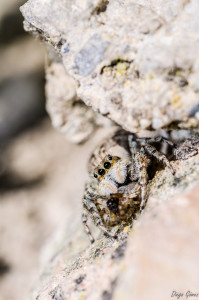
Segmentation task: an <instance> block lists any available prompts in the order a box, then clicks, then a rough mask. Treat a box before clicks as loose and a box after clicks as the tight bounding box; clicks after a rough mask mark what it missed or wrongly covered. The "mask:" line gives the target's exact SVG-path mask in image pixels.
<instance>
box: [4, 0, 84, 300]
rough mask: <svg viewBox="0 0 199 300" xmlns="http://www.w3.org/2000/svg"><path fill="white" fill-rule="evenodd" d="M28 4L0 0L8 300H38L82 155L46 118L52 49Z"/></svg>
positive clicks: (5, 280)
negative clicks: (44, 258) (49, 247)
mask: <svg viewBox="0 0 199 300" xmlns="http://www.w3.org/2000/svg"><path fill="white" fill-rule="evenodd" d="M24 2H25V1H21V0H8V1H4V0H0V299H1V300H27V299H28V298H29V297H30V290H31V288H32V287H33V283H34V281H35V279H36V278H37V277H38V269H39V265H40V251H41V246H42V245H43V243H44V242H45V240H46V239H47V238H48V237H49V236H50V235H51V234H52V233H53V232H54V230H55V228H57V227H58V226H59V225H60V223H62V222H63V221H64V218H65V214H66V212H67V210H64V209H63V208H64V207H65V198H66V190H67V193H68V194H69V195H70V193H72V191H71V192H70V190H68V188H67V187H65V179H64V178H67V176H68V177H70V173H68V169H67V168H65V166H64V161H65V160H66V159H67V157H68V156H70V155H71V151H72V152H74V155H77V154H75V153H76V147H77V146H72V145H69V144H68V143H67V142H66V141H65V140H64V139H63V137H62V136H61V135H60V134H59V133H57V132H55V130H53V129H52V127H51V124H50V121H49V120H48V117H47V115H46V112H45V98H44V83H45V79H44V60H45V57H44V47H43V46H42V45H41V43H40V42H39V41H38V40H36V39H34V38H33V37H32V36H30V35H29V34H27V33H26V32H25V31H24V29H23V17H22V15H21V13H20V11H19V7H20V6H21V5H22V4H23V3H24ZM83 155H85V152H84V154H83ZM76 159H77V160H79V163H80V164H81V161H80V160H81V158H78V156H77V157H76ZM68 167H69V168H70V167H71V166H68ZM80 170H81V166H80V167H79V172H80ZM75 171H77V170H75V169H74V168H73V171H72V173H73V175H74V172H75ZM67 180H68V179H67ZM82 180H83V179H82ZM52 183H53V186H52V185H51V184H52ZM54 184H55V185H54ZM80 190H81V187H80ZM81 192H82V191H79V190H78V189H77V194H78V195H79V194H80V193H81Z"/></svg>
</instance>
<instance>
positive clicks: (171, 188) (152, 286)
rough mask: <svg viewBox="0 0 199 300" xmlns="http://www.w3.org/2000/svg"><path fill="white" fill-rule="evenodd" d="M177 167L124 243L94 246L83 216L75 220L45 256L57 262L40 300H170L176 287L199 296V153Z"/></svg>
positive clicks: (154, 190)
mask: <svg viewBox="0 0 199 300" xmlns="http://www.w3.org/2000/svg"><path fill="white" fill-rule="evenodd" d="M172 165H173V167H175V169H176V174H175V176H172V175H171V174H170V172H169V170H168V169H164V170H162V171H158V172H157V174H156V176H155V177H154V179H153V180H152V182H151V184H150V196H149V200H148V203H147V208H146V209H145V211H144V212H143V214H142V215H141V216H138V218H137V220H136V221H135V222H134V225H133V228H132V229H130V228H127V227H126V228H125V229H124V231H123V232H122V233H121V234H120V235H119V236H118V239H117V240H114V239H110V238H106V237H103V236H102V235H99V233H98V239H97V240H96V242H95V243H94V244H93V245H89V241H88V238H87V237H86V235H85V233H84V232H83V230H82V227H81V224H80V218H79V217H78V215H77V216H76V217H75V216H73V217H71V218H69V219H68V222H67V224H66V228H65V229H63V231H62V232H61V233H60V232H59V238H58V233H57V235H56V236H54V238H53V239H52V240H51V241H50V242H49V243H48V244H47V245H46V247H45V250H44V251H43V257H46V256H47V257H49V253H50V252H51V255H52V253H53V257H52V258H51V260H50V263H47V264H46V265H44V267H43V276H42V277H41V278H40V281H39V283H38V286H37V289H36V290H35V292H34V297H33V299H37V300H47V299H61V300H66V299H92V300H99V299H100V300H101V299H103V300H104V299H112V300H118V299H121V300H123V299H127V300H128V299H129V300H130V299H141V300H145V299H149V300H153V299H163V300H164V299H165V300H166V299H168V297H171V294H172V292H173V290H176V291H178V292H181V293H184V295H185V294H186V293H187V292H188V291H191V292H192V293H194V292H195V293H197V292H198V276H199V271H198V270H199V264H198V262H199V254H198V247H199V239H198V225H197V219H198V214H199V205H198V201H197V193H198V190H199V185H198V175H199V156H198V155H197V156H194V157H192V158H189V159H188V160H184V161H176V162H172ZM71 225H72V226H71ZM68 228H70V230H68ZM64 232H65V234H64ZM128 233H129V235H128V238H127V234H128ZM95 236H97V233H95ZM176 274H177V275H176Z"/></svg>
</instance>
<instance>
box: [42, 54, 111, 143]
mask: <svg viewBox="0 0 199 300" xmlns="http://www.w3.org/2000/svg"><path fill="white" fill-rule="evenodd" d="M49 58H50V59H49V62H48V65H47V66H46V109H47V111H48V113H49V115H50V118H51V121H52V125H53V126H54V127H55V128H56V129H58V130H59V131H60V132H62V133H63V134H64V136H65V137H66V138H67V139H68V140H69V141H71V142H73V143H76V144H79V143H83V142H85V141H86V140H87V139H88V138H89V137H90V136H91V134H92V133H93V132H94V131H95V129H97V128H98V127H100V126H110V125H111V123H112V122H111V121H109V120H108V119H107V118H105V117H103V116H101V115H100V114H98V113H97V112H94V111H93V110H92V109H91V107H88V106H86V105H85V104H84V102H83V101H82V100H81V99H79V98H78V97H77V94H76V87H75V81H74V79H73V78H72V77H71V76H69V75H68V74H67V73H66V71H65V69H64V66H63V64H62V63H61V62H60V60H59V59H57V57H56V56H55V55H53V53H52V51H50V53H49Z"/></svg>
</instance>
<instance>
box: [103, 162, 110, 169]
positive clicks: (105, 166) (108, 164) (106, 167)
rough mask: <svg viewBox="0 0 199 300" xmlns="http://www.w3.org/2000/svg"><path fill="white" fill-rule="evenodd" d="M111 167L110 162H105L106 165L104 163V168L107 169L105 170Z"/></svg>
mask: <svg viewBox="0 0 199 300" xmlns="http://www.w3.org/2000/svg"><path fill="white" fill-rule="evenodd" d="M110 167H111V164H110V162H108V161H105V163H104V168H105V169H110Z"/></svg>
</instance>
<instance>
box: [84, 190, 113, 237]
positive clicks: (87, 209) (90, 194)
mask: <svg viewBox="0 0 199 300" xmlns="http://www.w3.org/2000/svg"><path fill="white" fill-rule="evenodd" d="M99 197H100V198H101V199H102V198H103V197H102V196H99V195H97V194H95V192H94V190H93V189H92V187H91V186H89V185H88V186H87V187H86V190H85V193H84V197H83V214H82V222H83V225H84V228H85V231H86V233H87V234H88V237H89V240H90V242H91V243H94V241H95V239H94V238H93V236H92V234H91V231H90V229H89V226H88V216H90V218H91V219H92V221H93V223H94V224H95V225H96V226H97V227H98V228H100V229H101V230H102V231H103V232H104V233H105V234H107V235H109V236H112V237H115V235H113V234H112V233H111V232H109V231H108V230H107V228H106V227H105V226H104V224H103V222H102V218H101V215H100V208H99V206H98V209H97V206H96V204H99V203H98V202H99V201H98V198H99ZM105 203H106V202H105ZM101 212H102V211H101Z"/></svg>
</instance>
